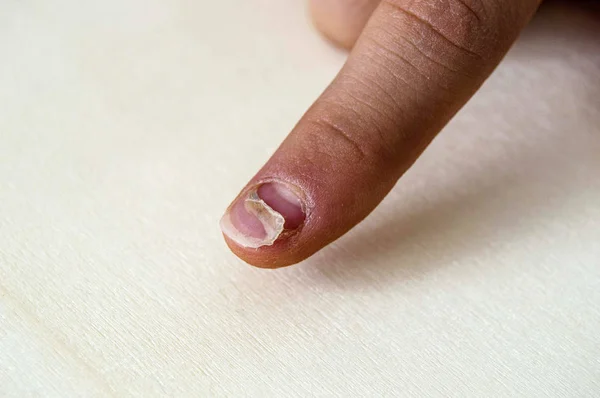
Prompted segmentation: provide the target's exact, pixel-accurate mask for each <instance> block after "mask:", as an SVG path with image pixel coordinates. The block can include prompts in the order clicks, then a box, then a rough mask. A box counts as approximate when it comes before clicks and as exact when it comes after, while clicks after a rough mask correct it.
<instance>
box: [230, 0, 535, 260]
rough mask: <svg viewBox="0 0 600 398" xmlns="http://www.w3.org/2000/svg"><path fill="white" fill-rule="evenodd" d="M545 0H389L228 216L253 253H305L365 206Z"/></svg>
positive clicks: (239, 240) (358, 216) (234, 243)
mask: <svg viewBox="0 0 600 398" xmlns="http://www.w3.org/2000/svg"><path fill="white" fill-rule="evenodd" d="M538 5H539V0H421V1H411V0H382V2H381V4H380V5H379V6H378V8H377V10H376V11H375V13H374V14H373V16H372V17H371V19H370V21H369V23H368V24H367V26H366V28H365V30H364V32H363V34H362V35H361V37H360V39H359V41H358V42H357V44H356V46H355V47H354V50H353V52H352V53H351V54H350V57H349V59H348V61H347V63H346V65H345V66H344V67H343V68H342V70H341V71H340V73H339V75H338V76H337V77H336V78H335V79H334V81H333V82H332V84H331V85H330V86H329V87H328V88H327V89H326V90H325V92H324V93H323V94H322V95H321V97H320V98H319V99H318V100H317V101H316V102H315V104H314V105H313V106H312V107H311V108H310V109H309V110H308V111H307V113H306V114H305V115H304V116H303V118H302V119H301V120H300V122H299V123H298V125H297V126H296V127H295V128H294V129H293V131H292V132H291V134H290V135H289V136H288V137H287V138H286V140H285V141H284V142H283V143H282V145H281V146H280V147H279V149H278V150H277V151H276V153H275V154H274V155H273V156H272V158H271V159H270V160H269V161H268V162H267V164H266V165H265V166H264V167H263V168H262V169H261V170H260V171H259V172H258V174H257V175H256V176H255V177H254V178H253V179H252V180H251V181H250V183H249V184H248V185H247V187H246V188H245V189H244V190H243V191H242V193H241V194H240V196H238V198H237V199H236V200H235V201H234V203H233V205H232V206H231V207H230V208H229V209H228V211H227V212H226V214H225V216H224V217H223V219H222V222H221V226H222V229H223V232H224V235H225V238H226V241H227V244H228V245H229V247H230V248H231V250H232V251H233V252H234V253H235V254H237V255H238V256H239V257H241V258H242V259H243V260H245V261H247V262H248V263H250V264H253V265H257V266H260V267H270V268H275V267H280V266H285V265H290V264H293V263H296V262H298V261H301V260H303V259H305V258H307V257H309V256H310V255H312V254H313V253H315V252H316V251H318V250H319V249H321V248H322V247H324V246H325V245H327V244H328V243H330V242H332V241H333V240H335V239H337V238H338V237H340V236H341V235H343V234H344V233H346V232H347V231H348V230H349V229H350V228H352V227H353V226H354V225H356V224H357V223H358V222H360V221H361V220H362V219H363V218H364V217H366V216H367V215H368V214H369V213H370V212H371V211H372V210H373V209H374V208H375V206H376V205H377V204H378V203H379V202H380V201H381V200H382V199H383V198H384V196H385V195H386V194H387V193H388V192H389V191H390V189H391V188H392V187H393V185H394V184H395V183H396V181H397V180H398V178H399V177H400V176H401V175H402V174H403V173H404V172H405V171H406V170H407V168H408V167H409V166H410V165H412V163H413V162H414V161H415V160H416V158H417V157H418V156H419V154H420V153H421V152H422V151H423V150H424V149H425V147H426V146H427V145H428V144H429V142H430V141H431V140H432V139H433V138H434V137H435V135H436V134H437V133H438V132H439V131H440V129H441V128H442V127H443V126H444V125H445V124H446V123H447V122H448V121H449V120H450V118H451V117H452V116H453V115H454V114H455V113H456V112H457V111H458V109H459V108H460V107H461V106H463V105H464V103H465V102H466V101H467V100H468V99H469V98H470V97H471V95H472V94H473V93H474V92H475V91H476V90H477V88H478V87H479V86H480V85H481V84H482V83H483V81H484V80H485V79H486V78H487V77H488V76H489V74H490V73H491V72H492V70H493V69H494V67H495V66H496V65H497V64H498V62H499V61H500V60H501V58H502V57H503V56H504V54H505V53H506V51H507V50H508V48H509V47H510V45H511V44H512V43H513V41H514V40H515V39H516V37H517V35H518V34H519V31H520V30H521V29H522V28H523V27H524V25H525V24H526V23H527V21H528V20H529V19H530V18H531V16H532V15H533V14H534V12H535V10H536V9H537V7H538Z"/></svg>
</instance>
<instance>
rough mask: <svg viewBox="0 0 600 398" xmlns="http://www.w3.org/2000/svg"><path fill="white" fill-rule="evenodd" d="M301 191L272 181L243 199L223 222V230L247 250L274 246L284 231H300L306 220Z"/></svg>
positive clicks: (255, 189)
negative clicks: (247, 248)
mask: <svg viewBox="0 0 600 398" xmlns="http://www.w3.org/2000/svg"><path fill="white" fill-rule="evenodd" d="M297 192H299V190H298V189H297V188H295V187H292V186H291V185H289V184H287V183H282V182H277V181H270V182H266V183H264V184H260V185H258V186H256V187H254V188H253V189H251V190H250V191H248V193H245V194H244V195H242V196H240V197H239V198H238V199H236V201H235V202H234V203H233V204H232V205H231V206H230V207H229V209H227V211H226V212H225V215H224V216H223V218H222V219H221V230H222V231H223V233H224V234H225V235H227V236H228V237H229V238H230V239H231V240H233V241H234V242H236V243H237V244H239V245H240V246H243V247H249V248H259V247H262V246H270V245H272V244H273V243H275V241H276V240H277V239H278V238H279V237H280V236H281V234H282V233H283V232H284V231H293V230H296V229H298V228H299V227H300V226H301V225H302V224H303V223H304V219H305V218H306V215H305V211H304V206H303V204H302V200H301V199H300V195H299V194H298V193H297Z"/></svg>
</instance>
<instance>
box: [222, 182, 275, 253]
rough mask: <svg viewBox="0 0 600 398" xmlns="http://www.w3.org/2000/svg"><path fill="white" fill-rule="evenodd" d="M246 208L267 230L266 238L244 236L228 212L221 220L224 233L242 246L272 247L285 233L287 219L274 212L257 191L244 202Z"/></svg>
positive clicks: (252, 192)
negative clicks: (284, 227)
mask: <svg viewBox="0 0 600 398" xmlns="http://www.w3.org/2000/svg"><path fill="white" fill-rule="evenodd" d="M244 207H245V209H246V210H247V211H248V213H250V214H252V215H254V216H255V217H256V218H257V219H258V220H259V221H260V223H261V224H262V226H263V228H264V229H265V232H266V236H265V237H264V238H262V239H259V238H255V237H252V236H247V235H244V234H242V233H241V232H240V231H239V230H238V229H237V228H236V227H235V226H234V225H233V223H232V222H231V216H230V212H229V211H227V212H226V213H225V215H224V216H223V218H222V219H221V229H222V231H223V232H224V233H225V234H226V235H227V236H228V237H229V238H230V239H231V240H233V241H234V242H235V243H237V244H238V245H240V246H243V247H248V248H252V249H257V248H259V247H262V246H271V245H272V244H273V243H275V241H276V240H277V238H279V235H281V233H282V232H283V226H284V224H285V219H284V218H283V216H282V215H281V214H279V213H278V212H276V211H275V210H273V209H272V208H271V207H270V206H269V205H268V204H266V203H265V201H264V200H262V199H261V198H260V197H259V196H258V192H257V190H256V189H255V190H253V191H251V192H250V193H249V194H248V196H247V197H246V199H245V200H244Z"/></svg>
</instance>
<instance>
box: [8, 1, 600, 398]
mask: <svg viewBox="0 0 600 398" xmlns="http://www.w3.org/2000/svg"><path fill="white" fill-rule="evenodd" d="M599 38H600V18H599V17H598V16H596V17H593V16H591V15H589V14H583V13H581V12H580V11H578V10H577V9H575V8H561V7H560V6H552V7H550V8H548V9H546V10H545V11H543V12H542V14H541V15H540V16H539V17H538V19H537V20H536V21H535V22H534V23H533V25H532V26H531V27H530V28H529V29H528V30H527V32H526V33H525V34H524V35H523V37H522V38H521V40H520V41H519V43H518V44H517V45H516V47H515V48H514V49H513V50H512V51H511V53H510V54H509V56H508V57H507V59H506V60H505V61H504V63H503V64H502V65H501V67H500V68H499V69H498V70H497V72H496V73H495V74H494V76H493V77H492V78H491V79H490V80H489V81H488V83H487V84H486V85H485V86H484V88H483V89H482V91H481V92H480V93H479V94H478V95H477V96H476V97H475V98H474V99H473V100H472V101H471V102H470V103H469V104H468V106H467V107H466V109H465V110H464V111H462V112H461V113H460V114H459V116H458V117H457V118H456V119H455V120H454V121H453V122H452V123H451V124H450V125H449V126H448V127H447V129H446V130H445V131H444V132H443V133H442V135H441V136H440V137H439V138H438V139H437V140H436V141H435V142H434V144H433V145H432V146H431V148H430V149H429V150H428V151H427V152H426V154H425V155H424V156H423V158H422V159H421V160H420V161H419V162H418V163H417V164H416V165H415V167H414V168H413V169H412V170H410V172H409V173H408V174H407V175H406V176H405V178H404V179H403V180H402V181H401V183H400V184H398V186H397V188H396V189H395V190H394V191H393V193H392V195H391V196H390V197H389V198H388V199H386V201H385V202H384V204H383V205H382V206H381V207H380V208H378V209H377V211H376V212H375V213H374V214H373V215H372V216H371V217H369V218H368V219H367V220H366V221H365V222H364V223H362V224H361V225H360V226H359V227H358V228H356V229H355V230H354V231H353V232H352V233H351V234H350V235H349V236H347V237H345V238H343V239H341V240H340V241H338V242H337V243H335V244H334V245H332V246H331V247H328V248H327V249H325V250H323V251H322V252H321V253H320V254H318V255H317V256H315V257H314V258H312V259H310V260H309V261H307V262H305V263H303V264H301V265H299V266H295V267H292V268H288V269H283V270H278V271H264V270H257V269H253V268H250V267H249V266H246V265H244V264H242V263H241V262H240V261H239V260H237V259H236V258H235V257H234V256H233V255H232V254H230V253H229V251H228V250H227V249H226V247H225V245H224V243H223V241H222V239H221V236H220V232H219V230H218V227H217V224H218V220H219V218H220V215H221V213H222V211H223V210H224V208H225V207H226V206H227V205H228V203H229V201H230V200H231V199H232V198H233V197H234V195H235V194H236V193H237V191H238V189H240V188H241V187H242V185H243V184H244V183H245V182H246V180H247V179H248V178H250V177H251V175H252V174H253V173H254V172H255V171H256V170H257V169H258V167H259V166H260V165H261V164H262V163H263V162H264V161H265V160H266V159H267V157H268V156H269V154H270V153H272V152H273V151H274V149H275V148H276V146H277V144H278V143H279V142H280V141H281V139H282V138H283V137H284V136H285V134H286V132H288V131H289V130H290V129H291V127H292V126H293V125H294V123H295V122H296V120H297V119H298V118H299V116H300V115H301V114H302V112H303V111H304V110H305V109H306V108H307V106H308V105H309V104H310V102H311V101H312V100H313V99H314V98H315V97H316V96H317V95H318V94H319V92H320V91H321V90H322V89H323V88H324V86H325V85H326V84H327V83H328V82H329V81H330V80H331V78H332V77H333V76H334V74H335V73H336V71H337V70H338V68H339V67H340V65H341V64H342V62H343V60H344V54H343V53H341V52H339V51H336V50H334V49H332V48H331V47H330V46H328V45H327V44H326V43H324V42H323V41H322V40H321V39H320V38H319V37H318V35H317V34H316V33H315V32H314V31H313V29H312V28H311V26H310V23H309V22H308V19H307V18H306V16H305V12H304V9H303V4H302V1H300V0H285V1H283V0H252V1H248V0H228V1H210V2H208V1H204V0H173V1H160V0H106V1H96V2H93V1H90V0H86V1H77V0H54V1H45V0H24V1H17V0H4V1H3V2H2V6H1V7H0V199H1V203H0V396H1V397H3V398H4V397H6V398H8V397H29V396H32V397H33V396H48V397H71V396H86V397H92V396H102V397H104V396H120V397H121V396H122V397H127V396H139V397H153V396H179V397H183V396H196V397H308V396H332V397H333V396H340V397H364V396H376V397H383V396H407V397H413V396H414V397H417V396H418V397H450V396H454V397H509V396H510V397H517V396H523V397H537V396H549V397H597V396H600V332H599V330H600V243H599V242H600V127H599V126H600V100H599V98H600V39H599Z"/></svg>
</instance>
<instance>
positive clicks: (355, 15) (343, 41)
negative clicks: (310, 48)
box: [308, 0, 380, 49]
mask: <svg viewBox="0 0 600 398" xmlns="http://www.w3.org/2000/svg"><path fill="white" fill-rule="evenodd" d="M379 1H380V0H309V2H308V5H309V9H310V13H311V15H312V18H313V21H314V23H315V26H316V27H317V29H319V31H320V32H321V33H322V34H323V35H324V36H325V37H327V38H328V39H329V40H331V41H332V42H333V43H335V44H336V45H338V46H340V47H343V48H348V49H349V48H352V46H354V43H355V42H356V39H358V36H359V35H360V33H361V32H362V30H363V28H364V27H365V25H366V24H367V21H368V20H369V17H370V16H371V14H372V13H373V11H374V10H375V8H376V7H377V5H378V4H379Z"/></svg>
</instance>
